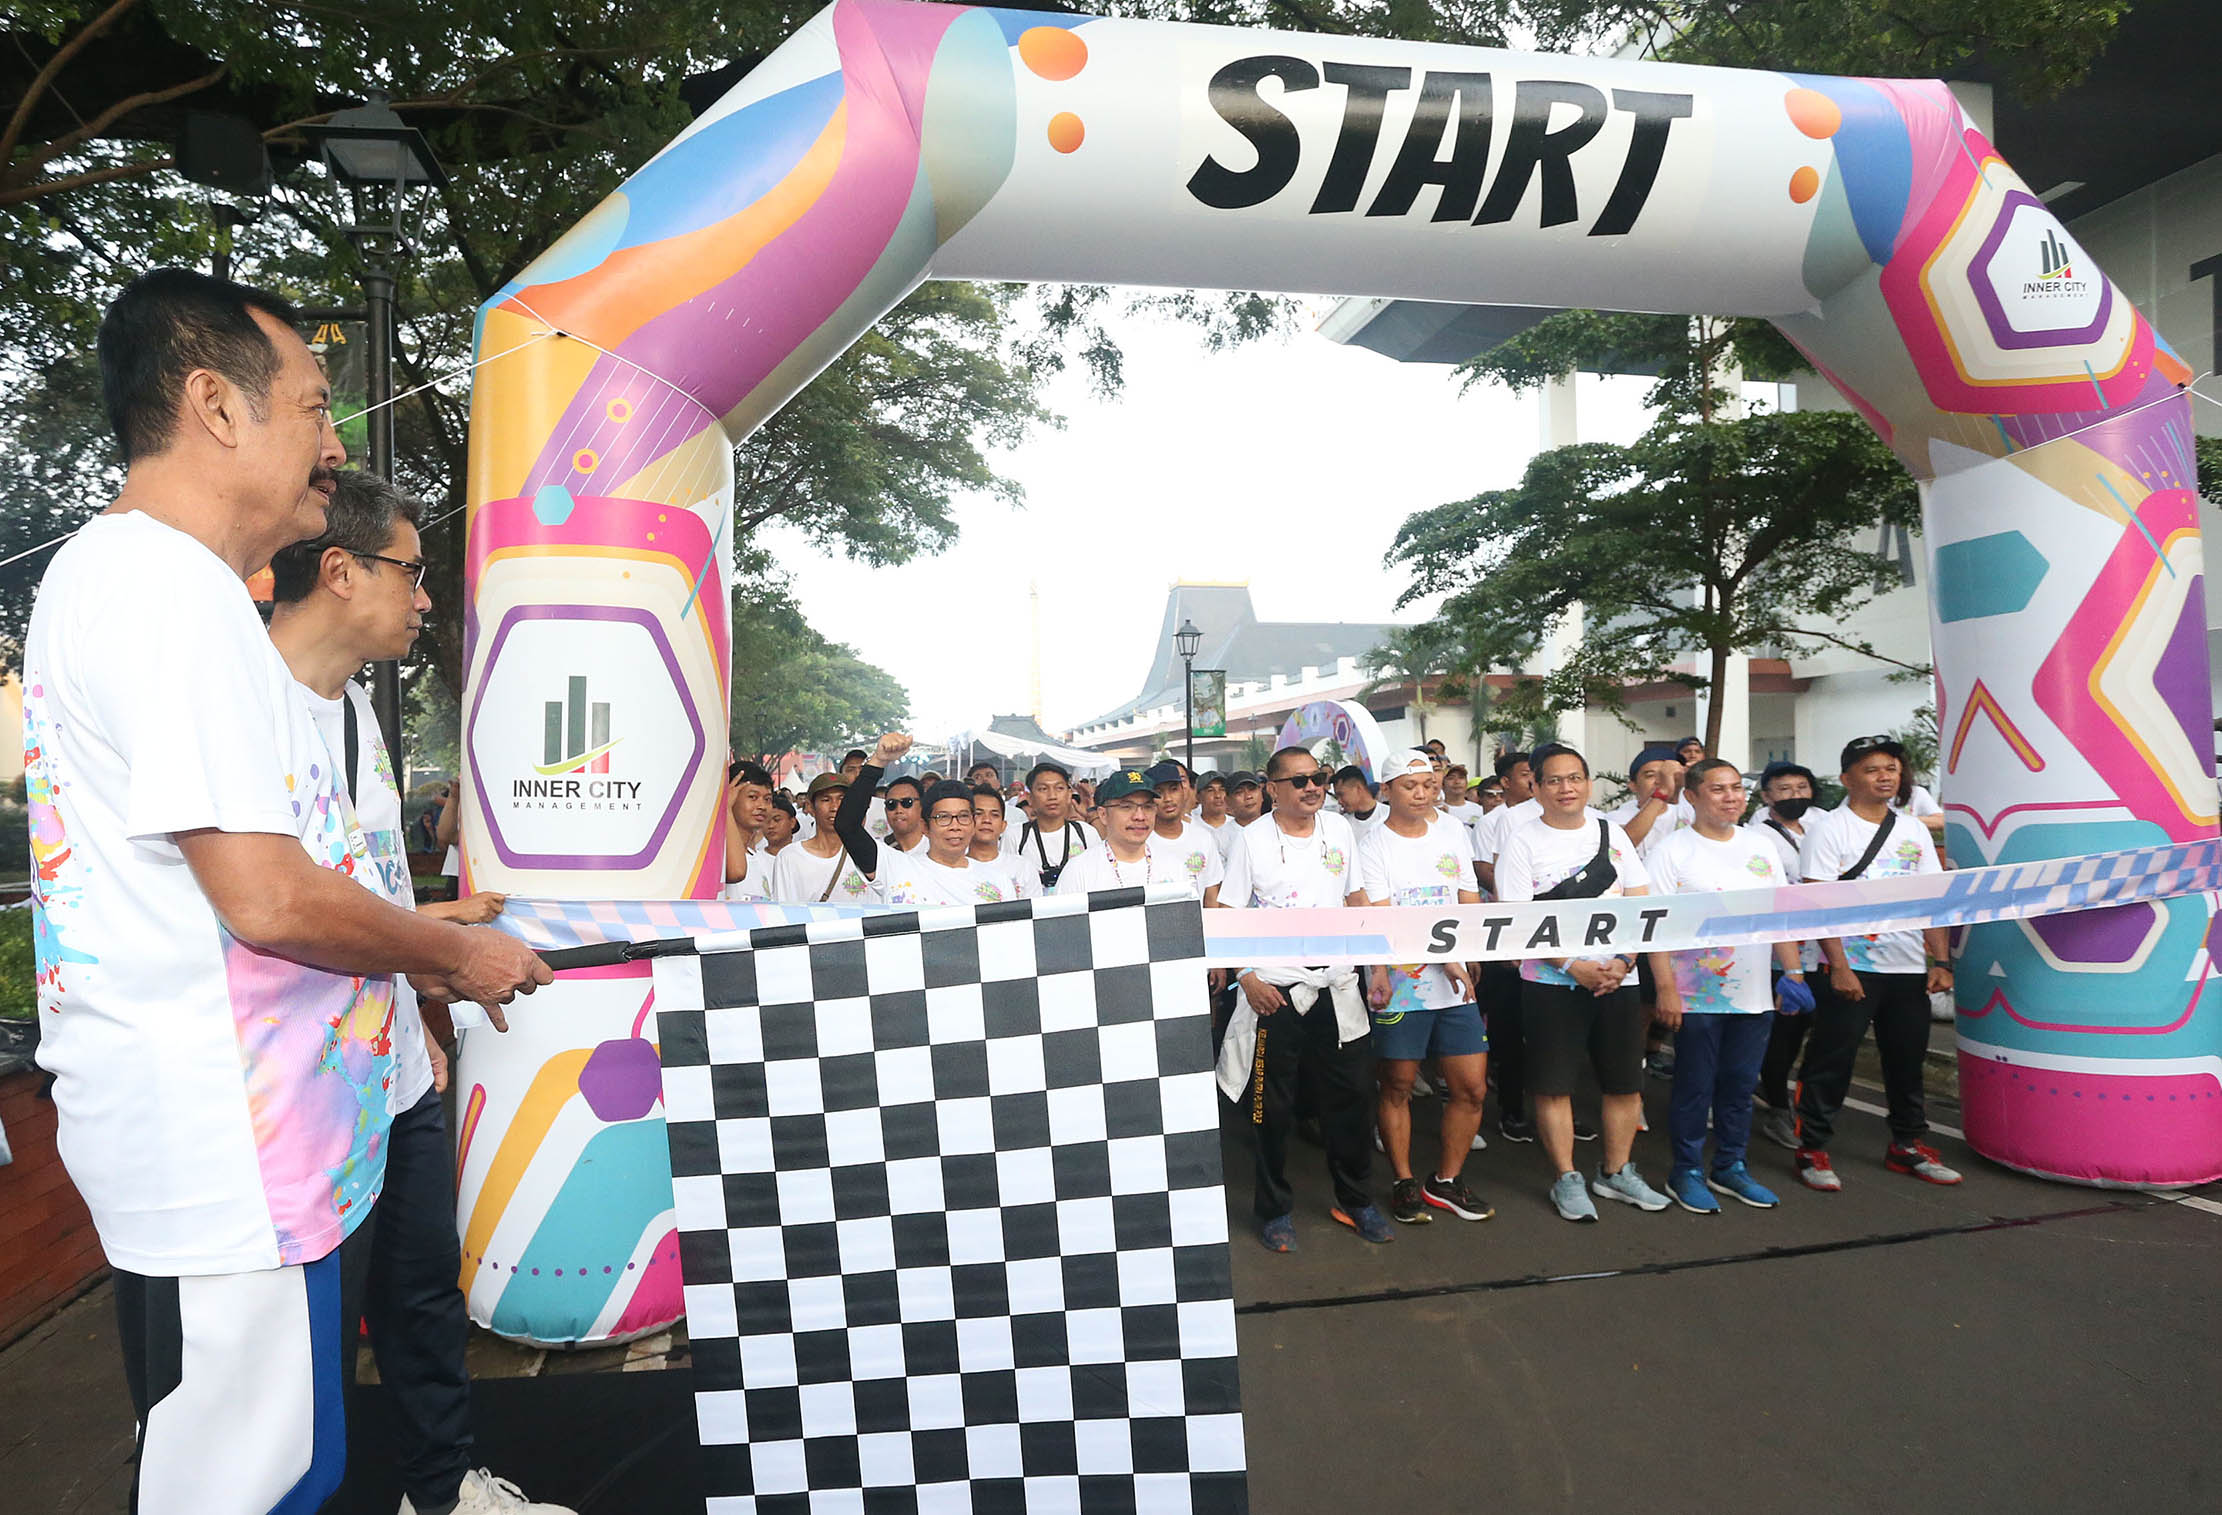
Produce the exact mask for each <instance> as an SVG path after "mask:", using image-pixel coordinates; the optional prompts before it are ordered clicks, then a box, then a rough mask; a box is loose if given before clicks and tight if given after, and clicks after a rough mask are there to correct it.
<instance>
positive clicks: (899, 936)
mask: <svg viewBox="0 0 2222 1515" xmlns="http://www.w3.org/2000/svg"><path fill="white" fill-rule="evenodd" d="M720 945H722V944H721V943H714V942H713V943H706V944H704V950H703V952H702V955H700V956H677V957H668V958H663V959H660V960H658V961H657V963H656V970H655V971H656V1003H657V1030H658V1035H659V1038H660V1042H661V1051H662V1057H663V1065H664V1075H663V1076H664V1103H665V1108H666V1111H667V1114H668V1120H669V1130H670V1136H671V1171H672V1187H673V1194H674V1199H675V1202H676V1206H677V1213H678V1225H679V1232H680V1257H681V1265H682V1269H683V1271H684V1274H685V1279H686V1299H687V1316H688V1321H687V1324H688V1333H689V1337H690V1339H691V1342H692V1350H693V1362H694V1374H695V1404H696V1413H697V1417H698V1419H699V1422H700V1427H701V1437H702V1445H703V1453H704V1460H703V1467H704V1470H705V1480H706V1483H705V1486H706V1488H707V1490H708V1491H709V1494H710V1498H709V1509H710V1511H712V1512H740V1511H752V1512H753V1511H762V1512H767V1515H768V1512H772V1511H798V1512H799V1511H831V1510H839V1511H855V1512H871V1515H877V1512H881V1511H888V1512H895V1511H902V1512H911V1511H920V1512H926V1511H972V1510H978V1511H990V1510H1014V1511H1016V1510H1024V1511H1099V1510H1100V1511H1140V1512H1151V1515H1155V1512H1172V1511H1195V1512H1199V1515H1201V1512H1221V1511H1241V1510H1246V1509H1247V1508H1248V1502H1249V1496H1248V1486H1247V1482H1246V1479H1245V1476H1244V1473H1243V1456H1242V1417H1241V1410H1240V1399H1239V1390H1238V1384H1237V1379H1236V1372H1235V1330H1234V1298H1233V1284H1232V1279H1231V1277H1230V1275H1229V1271H1228V1260H1227V1222H1226V1203H1225V1199H1224V1196H1223V1194H1222V1192H1221V1180H1220V1163H1219V1140H1218V1130H1217V1127H1218V1108H1217V1100H1216V1095H1215V1091H1214V1089H1213V1084H1212V1074H1211V1047H1210V1035H1209V1018H1208V1004H1207V999H1206V996H1205V993H1204V974H1203V963H1202V957H1203V928H1202V919H1201V908H1200V907H1199V906H1198V904H1197V903H1196V901H1195V900H1194V899H1193V898H1191V897H1189V896H1188V895H1187V894H1186V892H1185V891H1184V890H1178V889H1173V890H1163V891H1153V893H1152V895H1151V896H1150V897H1148V898H1145V896H1144V895H1143V893H1142V892H1141V891H1139V890H1124V891H1118V892H1115V893H1104V894H1098V895H1094V896H1090V897H1086V898H1053V899H1043V900H1034V901H1021V902H1016V903H1011V904H999V905H983V906H979V907H976V908H971V909H943V910H929V911H923V912H918V913H914V914H901V915H888V916H880V917H872V918H864V919H858V920H848V921H834V922H821V923H817V924H812V925H808V926H779V927H769V928H765V929H761V930H758V931H755V932H754V933H752V935H751V938H750V940H749V942H748V944H747V946H746V947H745V948H742V949H741V950H733V951H720V950H713V949H714V948H716V947H718V946H720Z"/></svg>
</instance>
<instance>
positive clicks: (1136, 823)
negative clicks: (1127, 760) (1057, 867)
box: [1052, 768, 1201, 894]
mask: <svg viewBox="0 0 2222 1515" xmlns="http://www.w3.org/2000/svg"><path fill="white" fill-rule="evenodd" d="M1096 797H1097V800H1098V801H1099V803H1100V804H1101V805H1102V808H1103V817H1104V825H1103V842H1102V845H1101V846H1097V847H1091V848H1089V849H1088V850H1087V851H1086V852H1083V853H1081V854H1080V855H1079V856H1078V857H1075V858H1074V859H1073V860H1072V861H1071V862H1069V863H1067V864H1066V865H1065V867H1064V869H1063V871H1062V872H1060V873H1059V874H1058V876H1057V887H1056V889H1055V890H1053V891H1052V892H1053V893H1056V894H1095V893H1098V892H1100V891H1102V890H1105V889H1141V888H1145V887H1147V886H1149V885H1151V884H1166V883H1171V882H1172V881H1173V880H1175V879H1178V880H1180V881H1181V882H1182V883H1184V884H1191V885H1192V882H1193V881H1192V877H1191V875H1190V874H1189V873H1188V871H1187V870H1186V869H1185V868H1182V867H1181V866H1180V865H1179V864H1178V862H1177V861H1176V860H1175V857H1174V855H1173V854H1172V853H1171V852H1169V851H1163V850H1160V849H1159V847H1158V846H1157V829H1156V828H1157V815H1158V799H1157V794H1156V791H1154V790H1153V789H1152V788H1151V787H1150V783H1149V777H1148V775H1147V774H1145V773H1143V772H1142V771H1141V770H1140V769H1137V768H1119V769H1114V770H1113V771H1112V772H1111V773H1110V775H1109V776H1108V777H1106V778H1105V779H1104V780H1103V782H1102V783H1100V784H1098V785H1097V786H1096ZM1200 892H1201V891H1200V890H1199V894H1200Z"/></svg>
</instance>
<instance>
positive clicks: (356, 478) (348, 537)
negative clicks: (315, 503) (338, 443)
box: [270, 468, 424, 605]
mask: <svg viewBox="0 0 2222 1515" xmlns="http://www.w3.org/2000/svg"><path fill="white" fill-rule="evenodd" d="M338 479H339V484H338V487H337V488H335V489H334V490H333V491H332V502H331V504H329V505H327V506H326V507H325V508H324V530H323V531H322V532H321V533H319V534H318V535H317V536H315V537H313V538H311V539H310V540H308V541H306V542H295V543H294V544H293V545H292V546H291V547H281V548H279V549H278V551H277V555H276V556H274V557H272V558H271V559H270V578H271V581H272V587H271V590H270V595H271V598H272V599H273V600H274V601H276V602H277V603H278V604H280V605H293V604H297V603H299V602H300V601H302V600H305V599H307V598H308V597H309V591H310V590H312V589H314V588H316V581H317V579H318V577H319V576H320V575H321V573H322V570H323V564H324V554H325V553H327V552H329V551H330V550H331V549H332V548H334V547H337V548H339V549H341V550H342V551H344V552H351V553H353V554H354V555H355V556H357V557H359V558H363V557H376V556H378V555H379V554H380V553H382V552H384V551H385V550H386V548H387V546H388V545H389V544H390V543H391V542H392V541H393V533H394V527H395V526H396V525H397V524H398V523H400V522H403V521H406V522H408V523H409V524H410V525H411V526H414V525H416V524H417V523H418V521H419V519H420V518H421V517H422V516H423V515H424V507H423V506H422V505H420V504H419V503H418V502H417V499H416V496H414V495H412V494H409V493H408V492H406V491H405V490H402V489H400V488H398V487H397V486H395V485H393V484H390V483H388V482H387V481H386V480H384V479H381V478H380V477H378V475H376V474H374V473H369V472H366V471H364V470H363V469H360V468H343V469H341V470H340V471H339V474H338ZM379 566H380V567H385V566H387V565H385V564H380V565H379ZM396 571H397V572H398V571H399V570H396Z"/></svg>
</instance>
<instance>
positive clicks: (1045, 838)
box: [1003, 762, 1101, 894]
mask: <svg viewBox="0 0 2222 1515" xmlns="http://www.w3.org/2000/svg"><path fill="white" fill-rule="evenodd" d="M1026 805H1027V810H1026V819H1025V820H1024V821H1023V822H1021V823H1020V824H1018V825H1017V826H1014V827H1006V828H1005V829H1004V832H1003V850H1004V851H1005V852H1007V853H1009V854H1010V855H1011V856H1012V857H1013V858H1015V859H1017V860H1019V863H1020V865H1021V866H1025V867H1031V868H1032V869H1033V870H1034V875H1035V878H1036V880H1037V882H1038V883H1039V884H1040V886H1041V891H1042V892H1043V893H1045V894H1046V893H1049V892H1050V891H1052V890H1054V889H1055V888H1056V887H1057V879H1058V875H1059V874H1060V873H1062V872H1063V871H1064V868H1065V865H1066V864H1068V863H1070V862H1071V861H1072V860H1073V859H1074V858H1076V857H1078V856H1079V855H1080V854H1081V853H1083V852H1086V851H1087V850H1088V849H1089V848H1090V847H1094V846H1097V845H1099V844H1100V840H1101V839H1100V838H1098V837H1097V835H1096V834H1095V833H1094V832H1093V831H1090V830H1089V829H1088V826H1087V823H1086V822H1084V821H1083V820H1082V819H1081V818H1080V813H1079V811H1078V809H1077V808H1076V804H1075V798H1074V794H1073V787H1072V775H1071V774H1070V773H1068V772H1066V771H1065V769H1064V768H1063V767H1061V766H1060V765H1058V764H1056V763H1046V762H1045V763H1036V764H1035V765H1034V766H1033V767H1032V768H1030V769H1028V770H1027V772H1026Z"/></svg>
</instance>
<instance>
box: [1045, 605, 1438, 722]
mask: <svg viewBox="0 0 2222 1515" xmlns="http://www.w3.org/2000/svg"><path fill="white" fill-rule="evenodd" d="M1184 620H1187V621H1194V622H1195V623H1196V629H1197V630H1198V631H1201V632H1202V633H1203V634H1204V639H1203V641H1202V642H1201V643H1200V644H1199V645H1198V647H1197V649H1196V666H1197V667H1198V668H1223V669H1225V670H1226V672H1227V683H1228V686H1229V687H1230V688H1231V687H1232V686H1234V685H1236V684H1268V683H1271V682H1272V680H1273V676H1274V675H1275V674H1279V675H1282V676H1283V677H1284V678H1285V679H1287V680H1290V681H1294V680H1295V679H1296V678H1297V676H1298V675H1299V674H1300V673H1302V672H1303V671H1304V670H1305V669H1308V668H1333V667H1334V666H1335V665H1336V664H1337V663H1339V662H1340V661H1341V660H1342V659H1344V658H1357V659H1359V660H1361V661H1363V660H1364V658H1365V656H1366V654H1368V653H1370V652H1371V651H1373V649H1374V648H1375V647H1377V646H1379V645H1380V644H1381V642H1382V640H1383V638H1385V637H1386V636H1387V635H1388V634H1389V633H1390V632H1392V631H1394V630H1396V629H1397V628H1396V626H1395V624H1394V623H1393V622H1371V621H1261V620H1259V619H1258V613H1257V609H1256V607H1254V606H1253V605H1252V604H1251V603H1250V586H1249V585H1247V584H1187V583H1181V584H1175V585H1173V586H1172V587H1171V588H1170V589H1168V590H1167V591H1166V593H1165V615H1164V619H1163V620H1162V622H1161V623H1160V624H1159V626H1158V632H1157V651H1156V655H1155V657H1154V658H1153V659H1152V661H1151V663H1150V671H1149V673H1148V675H1147V676H1146V677H1145V678H1144V679H1143V680H1142V690H1141V692H1140V693H1139V694H1137V695H1135V697H1134V698H1133V699H1131V700H1128V701H1127V702H1126V703H1124V704H1122V705H1119V706H1117V707H1115V708H1113V709H1111V710H1107V711H1105V712H1104V713H1103V714H1102V715H1099V716H1097V717H1096V718H1095V719H1094V720H1092V721H1083V722H1082V723H1081V724H1080V725H1079V726H1078V727H1076V728H1074V731H1073V740H1074V741H1075V742H1078V743H1080V744H1081V745H1083V746H1085V745H1087V744H1088V738H1087V733H1088V732H1090V731H1091V730H1096V729H1099V728H1102V727H1107V726H1111V725H1115V724H1117V723H1119V722H1121V721H1124V720H1127V719H1128V718H1130V717H1132V716H1134V715H1135V714H1137V713H1139V712H1141V711H1144V710H1155V709H1157V708H1158V707H1160V706H1163V705H1168V704H1170V705H1176V706H1177V705H1179V704H1180V702H1181V687H1180V678H1181V660H1180V656H1179V654H1178V653H1176V652H1175V651H1174V650H1173V633H1174V632H1175V631H1177V630H1179V629H1180V624H1181V622H1182V621H1184Z"/></svg>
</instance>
